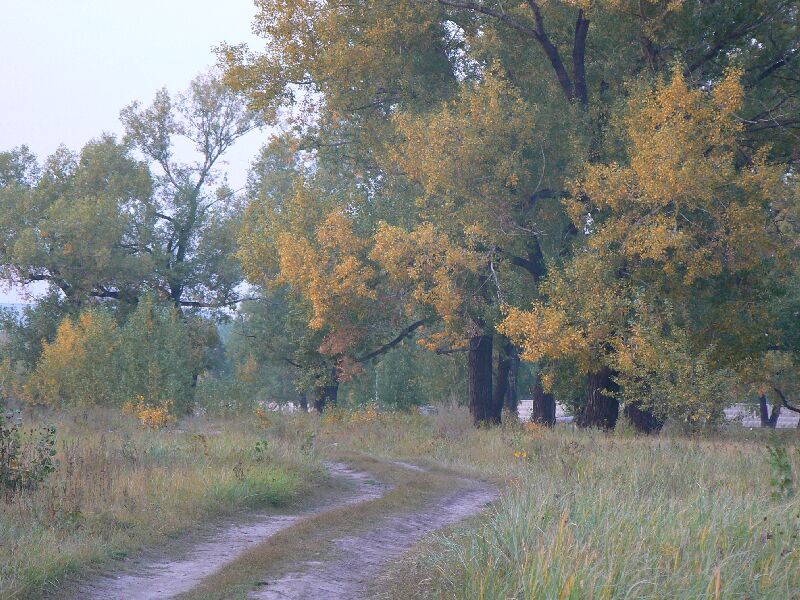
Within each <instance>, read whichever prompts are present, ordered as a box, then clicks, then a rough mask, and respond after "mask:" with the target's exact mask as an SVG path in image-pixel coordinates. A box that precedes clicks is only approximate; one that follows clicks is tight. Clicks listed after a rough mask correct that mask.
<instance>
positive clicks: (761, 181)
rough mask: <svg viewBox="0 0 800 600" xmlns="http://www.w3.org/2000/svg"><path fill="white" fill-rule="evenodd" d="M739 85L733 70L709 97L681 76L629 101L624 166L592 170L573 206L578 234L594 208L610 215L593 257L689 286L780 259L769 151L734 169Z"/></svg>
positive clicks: (596, 236) (592, 239)
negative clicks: (770, 225) (771, 213)
mask: <svg viewBox="0 0 800 600" xmlns="http://www.w3.org/2000/svg"><path fill="white" fill-rule="evenodd" d="M740 78H741V72H739V71H737V70H731V71H729V72H728V73H727V74H726V75H725V77H724V78H723V79H722V80H721V81H718V82H716V83H715V85H714V86H713V89H712V90H711V91H705V90H703V89H698V88H697V87H693V86H690V85H689V84H688V83H687V81H686V80H685V78H684V76H683V72H682V70H681V69H680V68H677V69H676V70H675V71H674V72H673V77H672V80H671V81H670V82H669V83H664V82H662V83H660V84H658V85H657V86H656V87H655V88H654V89H652V90H649V91H647V92H645V93H643V94H640V95H639V96H637V97H636V98H634V99H633V100H632V101H631V103H630V110H629V113H628V115H627V116H626V117H625V119H624V126H625V128H626V130H627V133H628V136H629V138H630V147H629V160H628V163H627V164H620V163H610V164H606V165H589V166H588V167H587V168H586V171H585V174H584V176H583V177H582V178H581V179H580V180H579V181H578V182H577V183H576V184H575V186H574V190H573V197H574V198H575V199H574V200H571V201H568V202H567V206H566V207H567V212H568V214H569V216H570V218H571V219H572V220H573V222H574V223H575V225H576V226H577V227H579V228H580V227H584V223H585V219H586V215H587V213H588V212H590V211H592V210H593V208H595V207H596V208H597V209H599V210H600V211H608V213H609V214H608V216H605V217H604V218H603V221H602V223H601V224H599V225H595V226H594V227H593V231H592V232H591V235H590V236H589V244H590V246H591V247H592V249H594V250H595V251H597V252H598V253H600V254H601V255H602V254H614V255H617V256H619V257H620V259H622V260H624V261H625V263H626V265H627V269H628V270H636V269H637V268H639V267H647V268H651V269H653V270H651V273H655V272H656V271H658V272H660V273H661V274H663V275H664V276H666V277H669V278H676V277H680V278H682V279H683V284H685V285H692V284H693V283H694V282H695V281H698V280H701V279H707V278H709V277H715V276H717V275H719V274H720V273H722V272H723V271H724V270H726V269H727V270H729V271H739V270H745V269H749V268H753V267H755V266H756V265H757V264H758V263H759V262H760V261H763V260H764V258H765V257H766V256H769V255H772V254H774V251H775V248H774V244H772V243H770V241H769V239H768V237H769V236H768V235H767V233H766V223H767V216H768V215H767V213H766V210H765V207H766V205H767V203H768V202H769V201H770V199H771V198H774V197H775V196H778V197H780V192H779V188H780V185H781V184H780V182H779V181H778V180H779V172H778V171H777V170H776V169H775V168H771V167H769V166H767V164H766V161H765V159H764V153H763V152H761V153H759V154H758V155H757V156H756V158H755V160H754V161H753V163H752V165H751V166H750V167H748V168H738V167H737V164H736V160H735V155H736V150H735V149H736V145H737V143H738V142H737V136H738V134H739V132H740V131H741V124H740V123H739V121H738V120H737V118H736V112H737V111H738V110H740V109H741V106H742V102H743V89H742V85H741V82H740ZM577 199H580V200H577ZM585 199H589V201H590V204H589V205H587V204H586V203H585V201H584V200H585Z"/></svg>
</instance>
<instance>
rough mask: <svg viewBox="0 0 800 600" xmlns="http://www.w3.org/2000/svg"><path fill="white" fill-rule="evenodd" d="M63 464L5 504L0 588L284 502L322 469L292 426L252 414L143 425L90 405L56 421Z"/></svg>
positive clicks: (74, 570)
mask: <svg viewBox="0 0 800 600" xmlns="http://www.w3.org/2000/svg"><path fill="white" fill-rule="evenodd" d="M58 429H59V433H58V456H57V458H58V460H59V467H58V469H57V470H56V472H55V473H54V474H53V475H51V477H50V478H49V479H48V480H47V481H46V482H45V483H44V484H43V485H41V486H40V487H39V488H38V489H36V490H34V491H27V492H23V493H21V494H18V495H16V496H15V497H13V498H11V499H7V500H6V501H5V503H4V504H2V510H0V597H2V598H30V597H36V596H38V595H40V594H42V593H44V592H47V591H52V590H57V589H58V587H59V585H60V584H61V583H62V582H63V581H64V580H65V578H66V577H68V576H70V575H74V574H78V573H80V572H82V571H83V570H85V569H86V568H87V567H90V566H93V565H94V566H97V565H98V564H101V563H102V562H104V561H107V560H109V559H113V558H120V557H123V556H125V555H127V554H129V553H131V552H135V551H136V550H138V549H140V548H142V547H143V546H158V545H159V544H161V543H163V542H164V541H166V540H168V539H170V538H173V537H175V536H176V535H178V534H179V533H180V532H182V531H185V530H186V529H187V528H197V527H198V526H202V525H204V524H207V523H208V522H209V521H213V520H214V519H220V518H224V517H227V516H231V515H233V514H235V513H237V512H240V511H243V510H248V509H254V508H260V507H266V506H283V505H286V504H288V503H291V502H292V501H294V500H296V499H297V498H298V497H299V496H300V495H302V494H303V493H304V492H306V491H308V489H309V488H310V487H311V482H312V480H313V479H315V478H317V477H319V475H320V468H319V464H318V461H317V460H316V458H315V457H313V456H312V455H310V454H309V453H308V452H303V451H301V450H300V443H301V440H300V438H298V437H297V436H295V435H294V434H291V435H286V436H283V437H282V436H278V435H275V434H273V435H271V438H270V442H269V446H268V449H267V450H265V451H261V452H257V451H255V445H256V443H257V442H258V441H260V440H262V439H264V438H265V435H266V434H265V432H264V430H263V429H262V428H260V427H259V426H258V419H256V418H255V417H253V418H251V419H247V420H240V421H233V420H231V421H221V422H207V421H203V420H195V421H191V420H190V421H187V422H183V423H179V424H178V426H177V427H175V428H172V429H164V430H159V431H147V430H142V429H141V428H140V427H138V426H137V425H136V424H135V423H134V422H133V421H132V420H130V419H127V418H124V417H121V416H118V415H111V414H110V413H103V412H100V411H95V412H93V413H92V414H91V415H90V418H89V419H87V420H83V421H81V420H75V419H69V418H66V417H64V416H61V417H60V418H59V422H58Z"/></svg>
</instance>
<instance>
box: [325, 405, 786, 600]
mask: <svg viewBox="0 0 800 600" xmlns="http://www.w3.org/2000/svg"><path fill="white" fill-rule="evenodd" d="M763 433H764V432H752V433H748V432H745V431H743V430H731V431H729V432H726V433H723V434H716V435H714V436H713V437H710V438H708V437H707V438H700V437H685V436H680V435H677V434H675V435H662V436H661V437H653V438H637V437H634V436H632V435H613V434H611V435H609V434H604V433H599V432H580V431H574V430H572V429H568V428H557V429H556V430H554V431H550V430H546V429H541V428H536V427H532V428H525V427H523V426H522V425H519V424H513V423H510V424H509V425H507V426H505V427H503V428H500V429H496V430H491V431H485V430H484V431H475V430H473V429H472V428H471V427H470V426H469V424H468V419H467V417H466V416H465V415H464V414H463V412H461V411H459V410H455V411H453V410H451V411H447V413H446V414H441V415H440V416H439V417H437V418H435V419H433V420H425V419H422V418H419V417H414V416H402V417H391V416H384V417H383V418H382V420H381V419H376V420H375V422H374V423H371V424H370V425H369V426H367V427H364V426H360V427H354V426H351V425H347V424H345V425H342V424H338V425H336V426H335V428H330V431H328V432H326V431H325V429H324V428H323V431H322V432H321V437H322V438H323V439H324V438H325V437H326V436H330V437H332V438H337V439H338V440H339V443H340V444H343V445H347V446H349V447H352V448H355V449H361V450H363V451H367V452H371V453H378V454H385V455H393V456H403V457H406V458H417V459H420V460H430V459H431V458H433V459H435V460H436V461H437V462H439V463H444V464H448V465H450V466H452V467H454V468H457V469H459V470H462V471H466V472H470V473H473V474H482V475H484V476H487V477H492V478H495V479H500V480H505V481H506V482H507V483H508V484H509V485H508V486H507V488H506V493H505V494H504V496H503V498H502V499H501V501H500V502H499V503H498V504H497V505H496V506H494V507H493V508H492V509H491V510H490V511H489V513H488V514H487V515H486V516H485V517H483V518H482V519H481V520H480V521H478V522H475V523H472V524H471V525H470V526H468V527H464V528H460V529H458V530H455V531H451V532H450V533H448V534H447V535H440V536H437V537H435V538H434V539H433V540H432V541H430V542H429V543H427V544H426V545H425V546H424V547H423V549H422V550H421V551H419V552H417V553H416V554H414V555H412V556H411V557H409V558H408V559H407V561H406V562H405V563H402V564H401V565H400V566H399V567H398V568H397V569H396V570H394V571H393V575H392V576H391V577H390V580H389V581H388V582H386V581H385V582H382V583H381V588H382V590H381V591H380V592H379V593H378V594H377V595H378V597H381V598H400V597H403V598H411V597H430V598H475V599H483V598H487V599H490V598H491V599H507V598H520V599H522V598H525V599H547V600H549V599H561V600H565V599H578V598H580V599H595V598H598V599H600V598H603V599H610V598H615V599H616V598H619V599H623V598H624V599H628V598H664V599H672V598H685V599H696V598H751V599H753V600H755V599H763V598H774V599H776V600H777V599H781V600H785V599H789V598H800V544H798V541H799V539H798V538H799V537H800V501H798V499H797V498H796V497H794V498H792V497H789V498H787V497H783V498H781V499H778V500H776V499H773V498H772V495H773V492H774V486H773V483H772V482H771V478H772V475H771V470H770V465H769V462H768V461H769V453H768V452H767V449H766V446H767V444H768V443H771V444H774V443H779V444H785V445H786V446H787V447H788V449H789V453H788V454H789V456H790V457H791V463H792V469H793V473H794V478H795V480H796V479H797V477H798V476H800V453H798V452H797V451H796V447H797V446H798V441H800V440H798V437H797V433H796V432H786V433H784V434H783V436H782V438H781V439H778V440H777V441H776V440H775V439H772V440H770V438H768V437H767V436H766V435H763ZM796 483H797V481H795V484H796Z"/></svg>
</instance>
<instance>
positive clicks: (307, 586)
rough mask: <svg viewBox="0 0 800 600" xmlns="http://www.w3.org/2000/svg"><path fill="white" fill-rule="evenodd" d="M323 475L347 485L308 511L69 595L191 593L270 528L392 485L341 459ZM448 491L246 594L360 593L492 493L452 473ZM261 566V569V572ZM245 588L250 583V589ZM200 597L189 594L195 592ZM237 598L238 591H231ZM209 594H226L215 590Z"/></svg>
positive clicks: (253, 525) (126, 597)
mask: <svg viewBox="0 0 800 600" xmlns="http://www.w3.org/2000/svg"><path fill="white" fill-rule="evenodd" d="M392 465H393V467H394V468H395V469H401V470H405V471H406V472H408V471H419V472H425V470H424V469H422V468H421V467H418V466H416V465H411V464H408V463H401V462H397V463H392ZM328 468H329V470H330V472H331V474H332V475H333V476H334V477H336V478H339V479H345V480H349V481H350V482H352V483H353V484H354V489H353V490H352V491H350V492H349V493H348V494H346V495H344V496H343V497H341V498H339V499H337V500H335V501H333V502H329V503H327V504H325V505H324V506H322V507H319V508H316V509H314V510H308V511H305V512H301V513H299V514H295V515H261V516H257V517H256V518H254V519H251V520H250V521H249V522H248V523H244V524H237V525H233V526H228V527H226V528H222V529H220V530H218V531H216V532H214V533H213V534H210V535H208V536H207V537H204V539H203V540H202V541H200V542H198V543H195V544H193V545H190V547H189V548H188V549H187V550H185V551H183V552H181V553H180V554H181V555H180V556H177V557H176V556H171V557H168V558H159V559H155V560H153V559H145V558H141V559H139V560H137V561H135V562H134V563H133V565H132V566H131V567H129V568H128V569H127V570H126V571H125V572H123V573H119V574H115V575H107V576H103V577H98V578H95V579H93V580H91V581H89V582H87V583H84V584H82V585H80V586H79V587H78V588H77V591H76V593H75V594H74V595H70V596H68V597H72V598H75V600H77V599H81V600H156V599H163V598H173V597H175V596H178V595H181V594H186V593H187V592H188V593H189V595H190V596H193V597H194V596H195V591H196V588H197V586H198V585H200V584H201V583H203V582H204V581H209V580H212V579H213V578H214V577H215V576H216V575H217V574H218V573H220V571H221V570H222V569H223V568H226V567H229V566H230V565H231V564H233V563H234V562H235V561H237V560H238V559H240V557H243V556H245V555H246V554H247V553H248V551H253V550H257V548H258V547H260V546H263V545H266V544H269V543H270V539H271V538H272V537H273V536H275V535H276V534H278V533H281V532H283V535H285V534H291V528H292V527H295V526H298V525H299V524H301V523H308V519H310V518H314V517H318V516H325V515H327V514H328V513H330V514H333V513H334V512H335V511H336V510H337V509H342V508H343V507H348V506H349V507H353V506H355V505H358V504H364V503H370V502H372V501H375V500H379V499H380V498H382V497H383V496H384V495H385V494H386V493H388V492H389V491H390V490H391V489H392V488H391V487H390V486H388V485H385V484H381V483H378V482H377V481H375V480H374V479H373V476H372V475H371V474H370V473H368V472H366V471H358V470H354V469H352V468H350V467H348V466H347V465H345V464H343V463H338V462H337V463H328ZM452 479H453V481H455V482H457V483H458V485H454V486H453V487H454V488H455V489H451V490H449V491H448V492H446V493H445V494H444V495H442V496H440V497H438V498H437V499H436V500H435V501H434V502H431V503H428V504H426V506H425V507H424V508H422V509H418V510H415V511H411V512H403V513H397V512H395V511H388V512H387V513H386V514H379V515H378V516H377V517H376V518H372V519H371V520H369V521H368V522H366V523H365V526H364V527H361V528H359V530H358V531H356V532H355V533H353V532H351V531H348V530H345V531H348V532H347V533H343V534H342V537H341V538H336V536H335V535H333V536H330V537H329V538H328V540H330V539H331V538H333V540H334V541H333V545H332V547H333V551H332V552H330V553H329V554H326V556H325V557H324V559H323V560H320V561H312V560H302V559H301V560H298V561H293V562H291V563H289V564H287V565H283V567H282V568H281V569H280V574H279V575H274V574H273V575H272V576H271V577H267V578H265V579H262V580H261V581H260V586H259V588H258V589H257V590H256V591H254V592H252V593H251V594H250V597H251V598H260V599H268V600H277V599H287V598H302V599H306V598H308V599H317V598H319V599H325V600H328V599H330V600H335V599H345V598H346V599H348V600H350V599H355V598H359V597H362V596H363V594H364V592H365V591H366V589H367V586H368V584H369V583H370V582H371V581H372V580H373V579H374V578H375V577H376V576H377V575H378V574H379V573H380V572H381V570H382V569H383V568H384V567H385V566H386V565H387V563H389V562H390V561H391V560H392V559H394V558H397V557H399V556H400V555H401V554H403V553H404V552H405V551H407V550H408V549H410V548H411V547H413V546H414V545H415V544H416V543H417V542H418V541H419V540H420V539H421V538H423V537H424V536H425V535H427V534H429V533H432V532H434V531H436V530H437V529H440V528H442V527H444V526H446V525H449V524H452V523H455V522H457V521H460V520H462V519H464V518H466V517H468V516H470V515H473V514H475V513H477V512H479V511H480V510H481V509H482V508H484V507H485V505H486V504H487V503H488V502H490V501H492V500H493V499H494V498H495V497H496V496H497V491H496V490H495V488H493V487H491V486H489V485H488V484H485V483H482V482H478V481H472V480H466V479H462V478H457V477H453V478H452ZM267 571H268V568H267V566H265V567H264V572H265V573H266V572H267ZM250 589H252V588H250ZM203 596H204V594H200V595H199V596H197V597H203ZM236 596H237V597H241V596H240V594H238V593H237V594H236ZM214 597H227V596H226V595H225V593H224V592H222V595H221V596H220V594H219V592H218V593H215V594H214Z"/></svg>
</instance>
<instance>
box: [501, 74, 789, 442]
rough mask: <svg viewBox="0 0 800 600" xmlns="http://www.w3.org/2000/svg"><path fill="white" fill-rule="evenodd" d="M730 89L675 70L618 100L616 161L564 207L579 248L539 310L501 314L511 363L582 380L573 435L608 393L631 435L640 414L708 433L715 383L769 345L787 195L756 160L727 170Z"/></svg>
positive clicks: (735, 83) (604, 406) (731, 139)
mask: <svg viewBox="0 0 800 600" xmlns="http://www.w3.org/2000/svg"><path fill="white" fill-rule="evenodd" d="M740 78H741V73H739V72H736V71H732V72H731V73H729V75H728V76H727V77H726V78H725V79H724V80H722V81H720V82H718V83H717V84H716V85H715V86H714V88H713V90H712V91H710V92H705V91H702V90H698V89H691V88H689V87H688V85H687V83H686V80H685V77H684V75H683V73H682V71H681V70H676V71H675V73H674V75H673V77H672V80H671V82H670V83H661V84H659V85H657V86H656V87H655V89H653V90H646V91H644V92H642V93H641V94H639V95H637V96H636V97H635V98H634V99H633V100H632V101H631V103H630V112H629V114H628V115H627V116H626V117H625V121H624V124H625V127H626V131H627V134H628V136H629V140H630V142H629V146H628V147H629V156H628V159H627V160H626V161H625V162H624V163H616V162H613V163H609V164H590V165H588V166H587V168H586V174H585V175H584V176H583V177H582V178H581V179H579V180H578V182H577V183H576V191H575V193H573V195H572V200H570V201H568V203H567V210H568V212H569V214H570V215H571V217H572V219H573V222H574V224H575V226H576V228H579V229H581V230H582V231H584V233H585V235H586V240H587V244H586V249H585V250H584V251H581V252H579V253H577V254H576V255H575V256H574V257H573V258H572V259H571V260H570V261H569V262H568V263H566V265H565V266H564V268H563V269H561V270H559V271H553V272H551V273H550V274H549V275H548V280H547V282H546V284H545V288H546V293H545V298H546V300H540V301H537V302H535V303H534V305H533V308H532V309H531V310H530V311H524V310H519V309H511V310H510V311H509V314H508V317H507V319H506V322H505V323H504V330H505V331H506V332H507V333H508V334H509V335H511V336H512V337H513V338H515V339H517V340H518V341H519V342H520V343H521V344H522V345H523V350H524V354H523V356H527V357H528V358H530V359H532V360H538V359H540V358H541V357H544V356H546V357H550V358H555V359H564V358H568V359H571V360H575V361H577V363H578V364H579V365H580V369H581V370H582V371H583V372H584V373H586V374H587V377H588V381H589V385H588V397H587V402H586V406H585V408H584V413H583V415H581V416H580V417H579V421H582V422H583V423H584V424H586V425H589V424H594V423H597V422H600V423H602V424H603V425H604V426H606V427H613V425H614V422H615V421H616V414H617V410H618V409H617V393H618V392H620V388H619V387H618V386H619V384H622V385H623V389H622V391H623V394H622V397H623V398H624V399H625V402H626V408H628V409H630V410H629V412H628V416H629V417H631V418H632V419H634V420H635V422H637V421H636V419H639V421H638V425H639V426H640V428H641V429H643V430H649V429H653V428H656V429H657V428H658V421H651V420H650V419H651V417H650V415H649V414H646V413H647V412H655V413H656V415H657V416H658V417H661V418H663V417H664V416H667V415H673V416H675V415H677V416H682V417H684V418H689V419H690V420H702V421H710V420H713V418H714V417H715V416H718V415H719V414H720V413H721V406H720V405H719V404H718V403H719V398H720V397H725V394H723V393H722V392H721V389H724V387H725V383H724V382H725V379H726V371H725V370H726V369H736V368H741V366H742V363H743V361H745V359H747V358H748V357H750V356H753V355H757V354H758V352H759V351H763V350H761V349H762V348H765V344H764V342H763V340H764V337H765V336H764V332H765V331H766V332H767V336H766V337H767V338H769V337H770V336H769V332H770V331H771V330H772V329H773V326H774V323H773V321H772V319H771V318H770V310H771V306H772V304H773V297H774V290H773V289H771V287H772V284H773V283H774V282H776V281H777V280H776V277H778V276H779V273H780V270H781V269H782V268H784V267H783V264H784V259H785V257H786V247H785V246H784V245H783V243H782V240H780V239H779V237H777V236H775V235H774V230H773V225H772V218H773V217H774V214H775V208H776V207H777V206H779V205H780V204H781V203H782V200H781V199H785V198H786V197H787V193H788V190H787V189H786V187H785V186H784V184H783V181H782V175H783V171H782V169H781V168H780V167H779V166H778V167H775V166H771V165H769V164H767V162H766V160H765V153H761V154H760V155H757V156H755V157H753V158H752V160H750V161H747V162H740V159H739V157H740V156H741V154H742V153H741V142H740V141H739V134H740V133H741V132H742V127H741V125H740V124H739V123H738V122H737V118H736V116H737V114H738V111H739V110H741V108H742V102H743V97H744V91H743V88H742V85H741V83H740ZM678 307H680V310H678ZM681 387H682V388H683V389H681ZM642 410H644V411H645V413H643V412H642Z"/></svg>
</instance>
